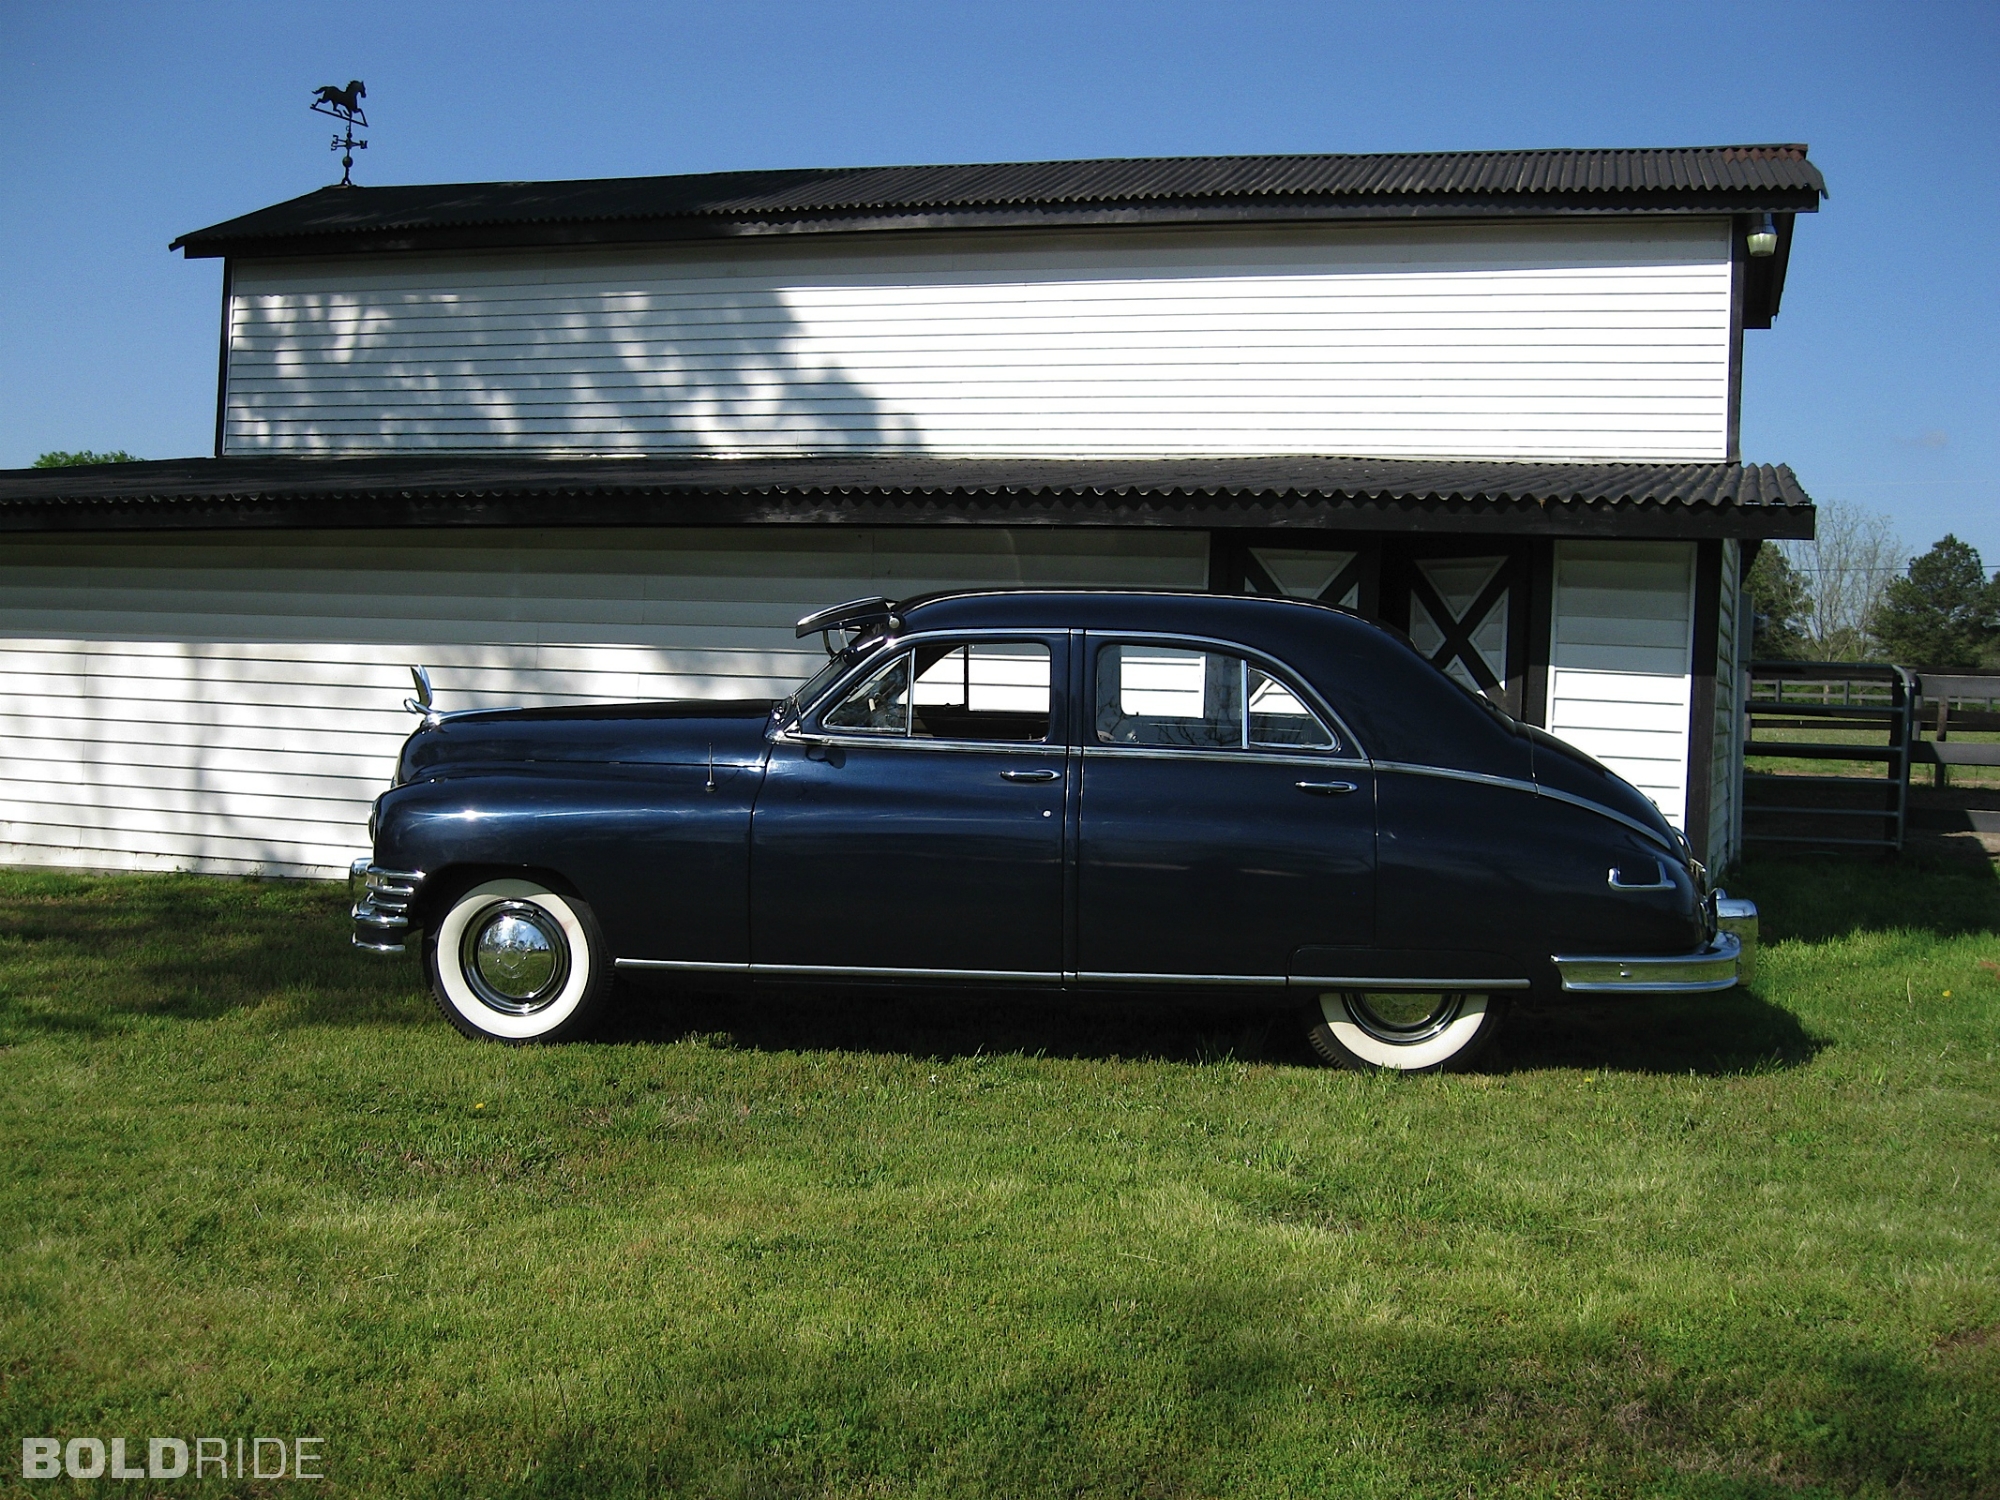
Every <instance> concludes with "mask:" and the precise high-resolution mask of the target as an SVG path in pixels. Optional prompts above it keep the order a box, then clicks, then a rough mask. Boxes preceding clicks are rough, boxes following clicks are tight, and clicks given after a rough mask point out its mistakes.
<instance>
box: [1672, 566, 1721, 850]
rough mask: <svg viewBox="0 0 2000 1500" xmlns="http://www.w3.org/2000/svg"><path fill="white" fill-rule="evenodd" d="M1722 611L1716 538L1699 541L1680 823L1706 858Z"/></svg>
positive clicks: (1689, 664)
mask: <svg viewBox="0 0 2000 1500" xmlns="http://www.w3.org/2000/svg"><path fill="white" fill-rule="evenodd" d="M1721 614H1722V543H1721V542H1719V541H1705V542H1702V543H1701V544H1700V545H1699V546H1697V547H1696V548H1695V553H1694V639H1693V642H1692V645H1691V648H1690V649H1691V653H1692V656H1693V660H1691V661H1690V662H1689V663H1688V672H1689V677H1690V691H1689V694H1688V752H1687V777H1688V785H1687V811H1686V813H1685V815H1684V818H1683V823H1682V826H1683V827H1684V828H1685V829H1686V831H1687V837H1688V842H1689V843H1690V844H1692V845H1693V846H1694V850H1695V854H1696V855H1697V856H1698V857H1700V858H1702V859H1706V858H1707V857H1708V836H1709V831H1710V828H1709V825H1710V821H1711V819H1712V817H1713V815H1714V810H1715V809H1714V806H1713V802H1714V793H1715V774H1714V772H1715V668H1716V652H1717V651H1718V650H1719V649H1720V639H1721V623H1722V622H1721Z"/></svg>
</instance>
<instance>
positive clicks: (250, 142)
mask: <svg viewBox="0 0 2000 1500" xmlns="http://www.w3.org/2000/svg"><path fill="white" fill-rule="evenodd" d="M349 78H362V79H365V80H366V81H367V84H368V101H367V103H368V113H369V117H370V118H371V120H373V122H374V124H373V127H372V129H370V130H369V131H368V132H367V134H368V137H369V140H370V146H369V149H368V150H367V151H366V152H363V153H359V154H358V155H357V168H356V176H357V178H358V180H360V181H362V182H366V183H404V182H454V181H476V180H490V179H504V178H516V179H518V178H552V177H599V176H622V175H627V174H641V173H652V172H702V171H713V170H722V169H728V168H746V167H788V166H846V165H858V164H869V163H884V162H944V161H993V160H1021V159H1033V158H1048V157H1066V156H1153V155H1180V154H1206V153H1229V152H1265V151H1278V152H1282V151H1434V150H1449V149H1456V148H1466V147H1522V146H1574V145H1584V146H1649V145H1708V144H1716V143H1724V142H1742V141H1794V140H1802V141H1807V142H1810V143H1811V145H1812V148H1813V159H1814V160H1815V161H1817V162H1818V163H1819V165H1820V167H1821V169H1822V170H1823V171H1824V172H1825V173H1826V176H1827V180H1828V183H1829V185H1830V187H1831V189H1832V195H1833V196H1832V198H1831V200H1830V201H1829V202H1827V203H1826V204H1825V205H1824V206H1823V209H1822V211H1821V212H1820V213H1819V214H1818V215H1817V216H1815V217H1811V218H1804V219H1802V220H1801V221H1800V229H1799V235H1798V241H1797V244H1796V247H1795V250H1794V254H1793V258H1792V269H1791V277H1790V283H1789V286H1788V288H1787V291H1786V295H1785V306H1784V311H1783V313H1782V314H1781V315H1780V316H1779V318H1778V321H1777V325H1776V327H1774V328H1772V329H1770V330H1769V331H1764V332H1756V331H1753V332H1752V333H1751V334H1750V335H1749V336H1748V347H1747V351H1746V355H1745V375H1744V380H1745V400H1744V413H1743V447H1744V454H1745V456H1746V457H1747V458H1750V459H1753V460H1759V461H1782V462H1786V463H1790V464H1791V465H1792V466H1793V467H1794V468H1795V469H1797V470H1798V472H1799V475H1800V477H1801V478H1802V479H1803V480H1804V482H1805V484H1806V486H1807V488H1808V489H1809V490H1810V491H1811V492H1812V493H1813V494H1814V495H1815V496H1816V497H1817V498H1819V499H1822V500H1846V501H1851V502H1855V503H1859V504H1861V505H1865V506H1867V507H1869V508H1872V509H1875V510H1879V511H1883V512H1886V513H1888V514H1890V515H1891V516H1892V517H1893V519H1894V521H1895V524H1896V526H1897V529H1898V531H1899V532H1900V533H1901V535H1902V536H1903V538H1904V539H1905V541H1906V542H1908V543H1909V544H1910V545H1911V546H1913V547H1921V546H1923V545H1926V544H1928V543H1929V542H1931V541H1932V540H1934V539H1935V538H1936V537H1937V536H1939V535H1940V534H1942V533H1943V532H1944V531H1946V530H1948V529H1949V530H1953V531H1956V532H1957V533H1958V534H1959V535H1960V536H1962V537H1964V538H1966V539H1967V540H1968V541H1971V542H1972V543H1973V544H1974V545H1976V546H1977V547H1979V548H1980V550H1981V552H1982V553H1983V554H1984V555H1985V557H1986V560H1987V562H1988V565H1989V566H2000V411H1996V405H2000V403H1996V381H1995V376H1996V371H2000V353H1996V351H2000V337H1996V335H2000V317H1996V312H2000V150H1996V147H2000V130H1996V126H2000V108H1996V104H2000V83H1996V79H2000V5H1995V4H1993V3H1992V0H1986V3H1983V4H1956V3H1937V4H1930V3H1902V4H1881V5H1857V4H1837V3H1835V4H1828V3H1816V4H1759V3H1756V0H1732V3H1691V4H1675V5H1658V6H1644V5H1638V4H1591V5H1558V4H1529V3H1506V0H1490V3H1469V4H1434V3H1408V0H1405V3H1400V4H1393V5H1391V4H1380V3H1376V4H1368V5H1355V4H1335V3H1318V4H1289V3H1264V0H1206V3H1182V0H1153V3H1128V0H1057V3H1042V0H1006V3H994V4H984V3H969V0H931V3H927V4H873V3H854V4H835V3H821V4H811V3H801V0H792V3H768V4H764V3H755V0H735V3H730V4H717V3H708V4H688V3H653V4H630V5H617V4H590V3H575V0H572V3H568V4H563V5H527V4H509V3H505V0H484V3H479V4H465V3H437V4H426V3H421V0H419V3H411V0H403V3H400V4H378V3H365V0H364V3H358V4H346V5H342V4H333V5H329V4H319V5H313V6H305V5H295V4H283V3H266V4H235V5H229V4H203V3H178V0H177V3H175V4H171V5H161V4H157V3H150V4H143V5H142V4H125V3H118V4H110V3H107V4H87V3H79V4H64V5H32V4H28V3H26V0H6V3H4V4H0V142H3V143H4V155H0V223H4V225H5V226H6V233H5V234H4V236H0V467H12V466H17V465H22V464H26V463H28V462H30V461H31V460H32V459H33V458H34V457H35V455H36V454H37V453H39V452H42V451H43V450H45V449H49V448H79V447H92V448H121V447H122V448H127V449H130V450H131V451H133V452H135V453H137V454H140V455H141V456H143V457H149V458H164V457H170V456H175V455H183V454H204V453H207V452H209V451H210V449H211V446H212V441H213V427H214V386H215V365H216V339H217V310H218V308H217V305H218V300H219V294H220V280H221V270H220V266H219V263H217V262H215V261H198V262H194V263H186V262H183V261H181V260H180V258H179V257H178V256H169V255H168V254H167V252H166V246H167V242H168V241H169V240H170V239H172V238H173V237H174V235H175V234H177V233H179V232H181V231H183V230H188V229H194V228H198V227H200V226H203V225H206V224H210V223H214V222H216V221H218V220H221V219H225V218H229V217H231V216H233V215H235V214H239V213H243V212H245V211H247V210H249V209H253V208H258V207H261V206H263V205H265V204H268V203H274V202H277V201H279V200H282V199H285V198H290V197H293V196H295V195H297V194H299V193H302V192H306V191H309V190H311V189H312V188H315V187H318V186H321V185H323V184H325V183H327V182H329V181H333V180H335V179H336V178H337V177H338V175H339V168H338V165H337V163H336V162H335V160H334V158H333V157H332V156H331V155H330V154H329V153H328V151H327V149H326V145H327V139H328V135H329V131H328V129H327V126H328V125H329V124H330V123H331V122H329V121H326V120H323V119H321V118H319V117H316V116H314V115H312V114H310V113H308V111H307V108H306V105H307V101H308V96H309V93H310V90H311V89H312V88H313V86H315V85H317V84H321V83H329V82H342V83H344V82H345V81H346V80H347V79H349Z"/></svg>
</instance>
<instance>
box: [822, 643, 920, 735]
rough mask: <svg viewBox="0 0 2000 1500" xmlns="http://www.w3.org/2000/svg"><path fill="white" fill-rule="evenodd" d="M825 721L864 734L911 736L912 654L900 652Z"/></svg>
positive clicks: (864, 679)
mask: <svg viewBox="0 0 2000 1500" xmlns="http://www.w3.org/2000/svg"><path fill="white" fill-rule="evenodd" d="M821 722H822V723H823V724H825V726H826V727H827V728H828V729H847V730H852V731H855V732H857V733H860V734H908V733H909V732H910V653H909V652H907V651H898V652H897V653H896V654H895V655H894V656H892V657H890V658H889V660H888V661H886V662H884V663H883V664H882V665H881V666H879V667H877V668H876V669H875V670H874V671H873V672H870V673H869V674H868V675H867V676H866V677H864V678H863V679H862V680H861V686H860V687H858V688H855V689H854V690H853V691H852V692H850V693H849V694H848V695H847V696H846V697H845V698H843V699H841V700H840V703H839V705H838V706H836V707H835V708H834V709H833V710H832V712H830V713H829V714H827V716H826V718H825V719H823V720H822V721H821Z"/></svg>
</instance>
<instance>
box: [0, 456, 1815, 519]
mask: <svg viewBox="0 0 2000 1500" xmlns="http://www.w3.org/2000/svg"><path fill="white" fill-rule="evenodd" d="M1812 515H1813V511H1812V501H1811V499H1810V498H1809V497H1808V496H1807V495H1806V493H1805V491H1804V490H1803V489H1801V488H1800V486H1799V482H1798V479H1797V477H1796V476H1795V475H1794V474H1793V473H1792V471H1791V470H1790V469H1789V468H1787V467H1786V466H1784V465H1782V464H1777V465H1772V464H1729V463H1711V464H1521V463H1497V462H1494V463H1482V462H1427V461H1412V460H1385V459H1357V458H1290V457H1284V458H1218V459H1135V460H1126V459H1119V460H1087V461H1074V460H1058V459H941V458H927V457H893V458H806V459H653V458H634V459H571V458H544V457H538V456H533V455H520V456H511V455H508V456H494V457H484V456H482V457H456V458H455V457H434V456H409V457H403V456H398V457H393V458H339V459H333V458H221V459H217V458H209V459H169V460H164V461H159V462H153V463H138V464H108V465H102V466H99V467H95V468H89V469H17V470H13V471H11V472H0V530H125V529H155V528H169V527H172V528H178V527H195V528H205V527H231V526H237V525H282V526H336V527H337V526H363V525H366V526H395V525H418V526H424V525H467V524H487V525H539V526H549V525H564V524H583V525H611V524H618V525H672V524H729V523H731V522H736V523H751V522H757V521H778V520H783V521H813V520H822V521H840V520H846V521H856V522H866V523H870V524H881V525H898V524H901V525H922V524H948V523H961V524H962V523H965V522H973V523H977V524H987V525H1100V526H1101V525H1210V526H1311V527H1322V528H1324V527H1329V526H1344V527H1349V528H1353V529H1357V530H1399V531H1408V530H1428V529H1443V530H1450V529H1468V528H1467V527H1466V526H1465V525H1463V524H1461V523H1464V522H1466V521H1468V520H1474V521H1477V522H1478V523H1479V524H1477V525H1476V526H1471V527H1470V528H1469V529H1478V530H1489V531H1508V530H1531V531H1537V532H1544V533H1547V532H1561V533H1574V534H1592V535H1607V536H1609V535H1621V534H1635V535H1636V534H1644V535H1651V536H1662V535H1675V534H1686V535H1697V534H1700V535H1741V536H1809V535H1811V531H1812ZM1642 516H1643V517H1645V518H1647V523H1646V525H1645V526H1644V528H1643V530H1642V531H1634V530H1632V526H1633V523H1634V522H1635V520H1637V519H1638V518H1640V517H1642ZM1677 517H1678V518H1679V519H1678V520H1676V518H1677ZM1454 518H1456V520H1454ZM1683 523H1686V524H1683Z"/></svg>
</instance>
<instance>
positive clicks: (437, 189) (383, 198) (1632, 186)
mask: <svg viewBox="0 0 2000 1500" xmlns="http://www.w3.org/2000/svg"><path fill="white" fill-rule="evenodd" d="M1825 188H1826V184H1825V181H1824V180H1823V179H1822V178H1821V176H1820V173H1819V169H1818V168H1817V167H1815V166H1814V165H1813V164H1812V162H1811V161H1810V160H1808V159H1807V154H1806V148H1805V146H1803V145H1796V144H1791V145H1765V146H1703V147H1686V148H1674V149H1657V150H1544V151H1451V152H1429V153H1408V152H1399V153H1393V154H1388V155H1373V156H1346V155H1320V156H1177V157H1142V158H1130V159H1109V160H1097V161H1045V162H993V163H986V164H974V165H966V166H906V167H857V168H836V169H829V170H788V171H772V172H714V173H701V174H695V175H689V176H676V177H621V178H602V179H595V180H584V181H573V182H488V183H457V184H444V185H426V186H410V187H360V188H339V187H332V188H322V189H321V190H319V191H318V192H315V193H309V194H307V195H306V196H305V197H302V198H294V199H292V200H291V201H289V202H286V203H280V204H276V205H274V206H272V207H270V208H265V209H260V210H258V211H257V212H255V213H251V214H246V215H244V216H242V217H241V218H236V219H231V220H228V221H227V222H225V223H222V224H217V225H213V226H211V227H209V228H207V229H201V230H196V231H194V232H193V233H190V234H187V235H183V236H182V237H181V238H180V239H178V240H176V241H175V242H174V246H173V248H176V249H185V251H186V252H187V253H188V254H189V255H191V256H194V255H222V254H243V253H254V248H255V247H256V246H257V245H258V244H259V243H260V242H270V241H290V240H298V239H311V238H322V237H323V238H328V239H338V238H340V237H350V238H351V237H355V236H383V235H397V234H401V235H411V234H438V233H442V232H446V231H458V232H464V231H469V230H477V229H486V230H494V229H499V228H503V227H508V226H512V227H515V228H517V229H518V228H521V227H524V226H530V225H541V226H552V225H571V226H578V225H586V224H593V223H595V224H613V223H621V222H622V223H634V222H644V223H652V224H672V223H674V222H677V221H678V222H681V223H683V224H685V225H688V226H691V227H695V228H699V227H702V226H705V227H706V232H709V233H714V232H718V231H719V230H720V228H721V227H722V226H727V225H742V224H746V223H763V222H766V221H796V222H801V223H803V222H808V221H823V220H833V221H835V222H832V223H820V222H814V223H813V224H812V227H818V228H841V227H851V226H849V225H848V224H846V223H845V222H844V221H847V220H853V219H862V220H866V221H869V222H871V223H872V222H873V221H875V220H879V219H884V218H889V219H894V218H899V217H915V218H917V219H919V220H921V221H923V222H924V223H925V224H926V225H927V226H928V225H932V224H933V221H935V220H938V219H940V218H942V219H943V220H944V221H946V222H949V221H950V220H952V219H954V218H960V219H963V218H965V217H966V216H992V215H995V214H999V215H1003V216H1004V215H1006V214H1009V213H1014V214H1018V213H1021V212H1027V211H1035V212H1038V213H1044V214H1051V215H1056V216H1060V217H1063V218H1064V219H1065V221H1066V222H1074V221H1075V216H1076V214H1078V213H1080V212H1084V211H1114V210H1123V211H1125V212H1126V213H1128V214H1130V213H1135V212H1137V213H1141V214H1142V215H1143V214H1145V213H1147V212H1157V211H1164V210H1165V209H1167V208H1170V207H1172V208H1178V209H1179V210H1181V211H1182V212H1183V214H1184V215H1185V214H1198V211H1199V210H1201V209H1204V208H1206V209H1209V210H1222V209H1228V210H1231V211H1233V212H1235V213H1236V214H1237V215H1238V216H1240V215H1241V213H1242V211H1243V210H1244V209H1246V208H1251V207H1255V206H1258V205H1262V206H1265V207H1267V208H1270V209H1273V210H1279V209H1283V210H1287V211H1289V213H1290V214H1292V215H1294V216H1296V215H1297V214H1299V213H1301V212H1303V211H1306V210H1308V209H1310V208H1313V207H1317V208H1319V209H1321V210H1323V211H1324V212H1325V213H1326V214H1328V215H1329V216H1334V217H1340V216H1346V215H1348V214H1352V213H1354V212H1358V211H1362V210H1367V209H1373V210H1378V211H1384V212H1398V211H1400V212H1418V211H1422V212H1435V213H1446V212H1452V211H1457V212H1482V213H1496V212H1498V213H1504V212H1508V211H1510V210H1511V211H1515V212H1523V213H1527V212H1532V213H1537V214H1542V213H1551V212H1565V211H1570V212H1578V211H1581V212H1604V211H1615V210H1621V209H1624V210H1631V211H1635V212H1643V211H1648V210H1649V209H1650V210H1651V211H1656V212H1657V211H1679V212H1686V211H1700V210H1702V209H1704V208H1706V209H1707V210H1708V211H1711V212H1714V211H1728V212H1749V211H1754V210H1763V211H1772V212H1775V211H1785V212H1801V211H1810V210H1811V209H1812V208H1813V207H1814V206H1815V205H1816V204H1817V202H1818V200H1819V198H1820V197H1821V196H1822V195H1823V194H1824V192H1825ZM329 248H332V247H331V246H329Z"/></svg>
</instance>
